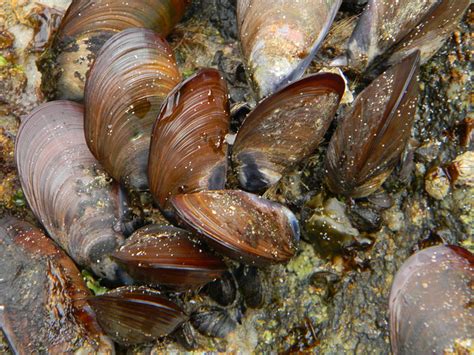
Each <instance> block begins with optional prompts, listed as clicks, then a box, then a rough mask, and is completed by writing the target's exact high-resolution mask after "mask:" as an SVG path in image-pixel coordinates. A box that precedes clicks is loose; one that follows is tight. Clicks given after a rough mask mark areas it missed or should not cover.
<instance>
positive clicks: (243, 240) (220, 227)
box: [171, 190, 299, 265]
mask: <svg viewBox="0 0 474 355" xmlns="http://www.w3.org/2000/svg"><path fill="white" fill-rule="evenodd" d="M171 204H172V206H173V208H174V210H175V214H176V216H177V218H178V219H179V220H180V221H181V222H182V223H183V224H184V225H186V226H188V227H189V228H191V229H192V230H194V231H196V232H198V233H200V235H201V236H202V239H203V240H204V241H205V242H206V243H208V244H209V245H211V246H212V247H213V248H215V249H217V250H218V251H220V252H221V253H222V254H224V255H227V256H229V257H231V258H233V259H235V260H237V261H244V262H246V263H250V264H256V265H266V264H269V263H282V262H287V261H288V260H289V259H290V258H291V257H292V256H293V255H294V254H295V251H296V248H297V244H298V241H299V225H298V221H297V219H296V217H295V216H294V215H293V213H292V212H291V211H290V210H289V209H287V208H286V207H284V206H282V205H280V204H278V203H275V202H272V201H269V200H266V199H264V198H262V197H260V196H257V195H253V194H250V193H247V192H244V191H239V190H220V191H202V192H197V193H193V194H183V195H176V196H173V197H172V198H171Z"/></svg>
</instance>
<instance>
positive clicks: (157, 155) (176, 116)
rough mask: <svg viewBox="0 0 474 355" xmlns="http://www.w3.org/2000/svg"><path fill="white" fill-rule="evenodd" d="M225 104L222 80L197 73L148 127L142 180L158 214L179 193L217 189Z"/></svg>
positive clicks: (223, 155) (222, 166)
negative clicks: (149, 133)
mask: <svg viewBox="0 0 474 355" xmlns="http://www.w3.org/2000/svg"><path fill="white" fill-rule="evenodd" d="M228 131H229V102H228V98H227V87H226V83H225V81H224V79H223V78H222V77H221V75H220V74H219V72H218V71H217V70H215V69H202V70H200V71H199V72H197V73H196V74H194V75H193V76H192V77H190V78H188V79H187V80H185V81H184V82H183V83H182V84H180V85H179V86H178V87H176V88H175V89H174V90H173V91H172V92H171V93H170V94H169V96H168V97H167V99H166V101H165V102H164V103H163V106H162V109H161V112H160V115H159V116H158V119H157V121H156V123H155V125H154V127H153V133H152V140H151V147H150V158H149V164H148V179H149V183H150V191H151V193H152V194H153V196H154V198H155V199H156V201H157V202H158V204H159V206H160V208H161V209H162V210H163V211H165V212H169V211H170V210H169V198H170V197H171V196H173V195H176V194H180V193H189V192H196V191H201V190H214V189H223V188H224V186H225V180H226V172H227V143H226V142H225V136H226V134H227V133H228Z"/></svg>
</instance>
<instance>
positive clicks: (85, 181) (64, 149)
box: [15, 101, 124, 279]
mask: <svg viewBox="0 0 474 355" xmlns="http://www.w3.org/2000/svg"><path fill="white" fill-rule="evenodd" d="M83 114H84V111H83V107H82V105H79V104H76V103H73V102H69V101H52V102H48V103H45V104H42V105H40V106H38V107H37V108H36V109H34V110H33V111H32V112H31V113H30V115H28V116H27V117H25V118H24V119H23V120H22V123H21V125H20V129H19V132H18V135H17V139H16V149H15V157H16V163H17V168H18V175H19V178H20V181H21V186H22V188H23V192H24V194H25V197H26V199H27V201H28V204H29V205H30V207H31V209H32V211H33V213H34V214H35V215H36V217H37V218H38V219H39V221H41V223H42V224H43V226H44V227H45V228H46V230H47V231H48V234H49V235H50V236H51V237H52V238H53V239H54V240H55V241H56V242H57V243H58V244H59V245H60V246H61V247H62V248H64V249H65V250H66V251H67V253H68V254H69V255H70V256H71V257H72V258H73V259H74V261H76V262H77V263H78V264H80V265H82V266H90V267H91V268H92V269H93V270H94V272H96V273H97V274H98V275H100V276H102V277H107V278H109V279H115V278H116V277H117V275H116V265H115V264H113V263H111V262H110V261H109V259H108V255H109V254H110V253H111V252H112V251H114V250H115V249H116V248H117V247H118V246H119V245H120V244H121V243H122V241H123V236H122V234H121V232H120V231H121V218H122V216H121V213H122V212H123V211H124V210H123V208H122V207H123V206H121V205H120V203H121V202H120V201H123V199H122V196H120V193H121V191H120V189H119V188H118V186H117V185H114V184H113V183H112V182H111V179H110V177H108V175H107V174H106V173H105V172H104V170H103V169H102V168H101V166H100V164H99V162H98V161H97V160H96V159H95V158H94V156H93V155H92V154H91V153H90V151H89V149H88V148H87V144H86V140H85V137H84V116H83Z"/></svg>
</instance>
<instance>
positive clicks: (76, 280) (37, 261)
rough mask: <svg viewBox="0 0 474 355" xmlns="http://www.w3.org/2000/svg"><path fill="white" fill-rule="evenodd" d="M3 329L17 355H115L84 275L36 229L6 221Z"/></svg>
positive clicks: (0, 266) (0, 289)
mask: <svg viewBox="0 0 474 355" xmlns="http://www.w3.org/2000/svg"><path fill="white" fill-rule="evenodd" d="M0 256H1V259H2V262H1V263H0V279H1V280H2V281H1V282H0V305H1V307H0V328H1V330H2V331H3V332H4V333H5V335H6V338H7V340H8V342H9V345H10V349H11V350H12V351H13V352H14V353H16V354H31V353H36V352H37V351H38V350H39V349H41V350H42V351H44V352H47V353H56V354H59V353H61V354H62V353H73V352H84V353H96V352H99V353H112V352H113V348H114V346H113V344H112V341H111V340H110V339H108V338H107V337H106V336H105V334H104V333H103V332H102V330H101V329H100V328H99V325H98V323H97V321H96V319H95V314H94V312H93V310H92V309H91V308H90V306H89V305H88V304H87V302H86V300H85V298H86V297H88V296H89V290H88V289H87V287H86V285H85V284H84V281H83V279H82V277H81V274H80V272H79V270H78V269H77V267H76V266H75V265H74V263H73V262H72V260H71V259H69V257H68V256H67V255H66V253H64V252H63V251H62V250H61V249H60V248H59V247H57V246H56V244H55V243H54V242H53V241H52V240H51V239H49V238H48V237H46V236H45V235H44V234H43V233H42V232H41V231H40V230H39V229H37V228H36V227H33V226H32V225H31V224H29V223H27V222H24V221H20V220H18V219H16V218H13V217H9V216H7V217H3V218H1V219H0Z"/></svg>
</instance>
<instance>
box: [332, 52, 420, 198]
mask: <svg viewBox="0 0 474 355" xmlns="http://www.w3.org/2000/svg"><path fill="white" fill-rule="evenodd" d="M419 62H420V55H419V52H418V51H416V52H415V53H412V54H411V55H410V56H408V57H407V58H405V59H404V60H403V61H401V62H400V63H398V64H397V65H395V66H393V67H391V68H390V69H388V70H387V71H385V72H384V73H383V74H382V75H380V76H379V77H378V78H376V79H375V80H374V81H373V82H372V83H371V84H370V85H369V86H368V87H367V88H365V89H364V90H363V91H362V92H361V93H360V94H359V95H358V97H357V99H356V100H355V101H354V103H353V105H352V109H351V110H350V111H349V112H348V113H347V114H346V115H345V117H344V118H343V120H342V122H340V123H339V125H338V127H337V129H336V132H335V133H334V135H333V136H332V138H331V142H330V143H329V148H328V152H327V156H326V169H327V176H326V183H327V185H328V187H329V189H330V190H331V191H332V192H334V193H336V194H342V195H346V196H350V197H354V198H359V197H365V196H368V195H370V194H372V193H373V192H375V191H376V190H377V189H378V188H379V187H380V186H381V185H382V183H383V182H384V181H385V179H386V178H387V177H388V176H389V175H390V173H391V172H392V170H393V168H394V167H395V165H396V164H397V162H398V160H399V159H400V156H401V154H402V153H403V150H404V149H405V146H406V143H407V141H408V139H409V138H410V134H411V128H412V126H413V120H414V118H415V110H416V104H417V100H418V70H419Z"/></svg>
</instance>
